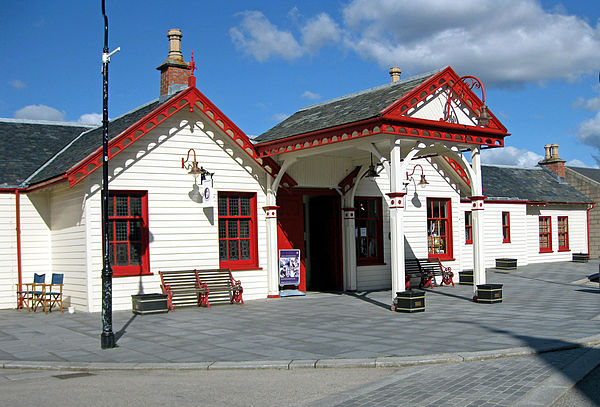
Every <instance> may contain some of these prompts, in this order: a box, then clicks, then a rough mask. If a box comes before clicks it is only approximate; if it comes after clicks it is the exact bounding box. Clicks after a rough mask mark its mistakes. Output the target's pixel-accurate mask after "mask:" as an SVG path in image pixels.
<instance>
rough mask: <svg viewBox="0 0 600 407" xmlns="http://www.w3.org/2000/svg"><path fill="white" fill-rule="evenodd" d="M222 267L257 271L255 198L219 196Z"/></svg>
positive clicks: (231, 193)
mask: <svg viewBox="0 0 600 407" xmlns="http://www.w3.org/2000/svg"><path fill="white" fill-rule="evenodd" d="M218 202H219V205H218V206H219V264H220V267H223V268H225V267H227V268H232V269H246V268H256V267H258V239H257V225H256V194H255V193H241V192H219V198H218Z"/></svg>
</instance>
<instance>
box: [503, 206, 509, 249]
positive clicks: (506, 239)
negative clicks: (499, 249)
mask: <svg viewBox="0 0 600 407" xmlns="http://www.w3.org/2000/svg"><path fill="white" fill-rule="evenodd" d="M502 243H510V212H502Z"/></svg>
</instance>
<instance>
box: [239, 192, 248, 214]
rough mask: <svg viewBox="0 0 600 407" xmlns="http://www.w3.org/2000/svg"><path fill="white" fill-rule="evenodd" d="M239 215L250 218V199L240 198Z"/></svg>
mask: <svg viewBox="0 0 600 407" xmlns="http://www.w3.org/2000/svg"><path fill="white" fill-rule="evenodd" d="M240 206H241V210H240V215H242V216H250V198H249V197H247V196H242V197H241V198H240Z"/></svg>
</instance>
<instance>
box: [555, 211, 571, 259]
mask: <svg viewBox="0 0 600 407" xmlns="http://www.w3.org/2000/svg"><path fill="white" fill-rule="evenodd" d="M558 251H559V252H566V251H569V218H568V217H567V216H559V217H558Z"/></svg>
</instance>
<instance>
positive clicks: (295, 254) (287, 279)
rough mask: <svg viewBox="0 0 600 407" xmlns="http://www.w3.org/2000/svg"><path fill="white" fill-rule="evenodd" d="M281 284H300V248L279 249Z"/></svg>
mask: <svg viewBox="0 0 600 407" xmlns="http://www.w3.org/2000/svg"><path fill="white" fill-rule="evenodd" d="M279 285H280V286H285V285H295V286H298V285H300V250H297V249H288V250H279Z"/></svg>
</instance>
